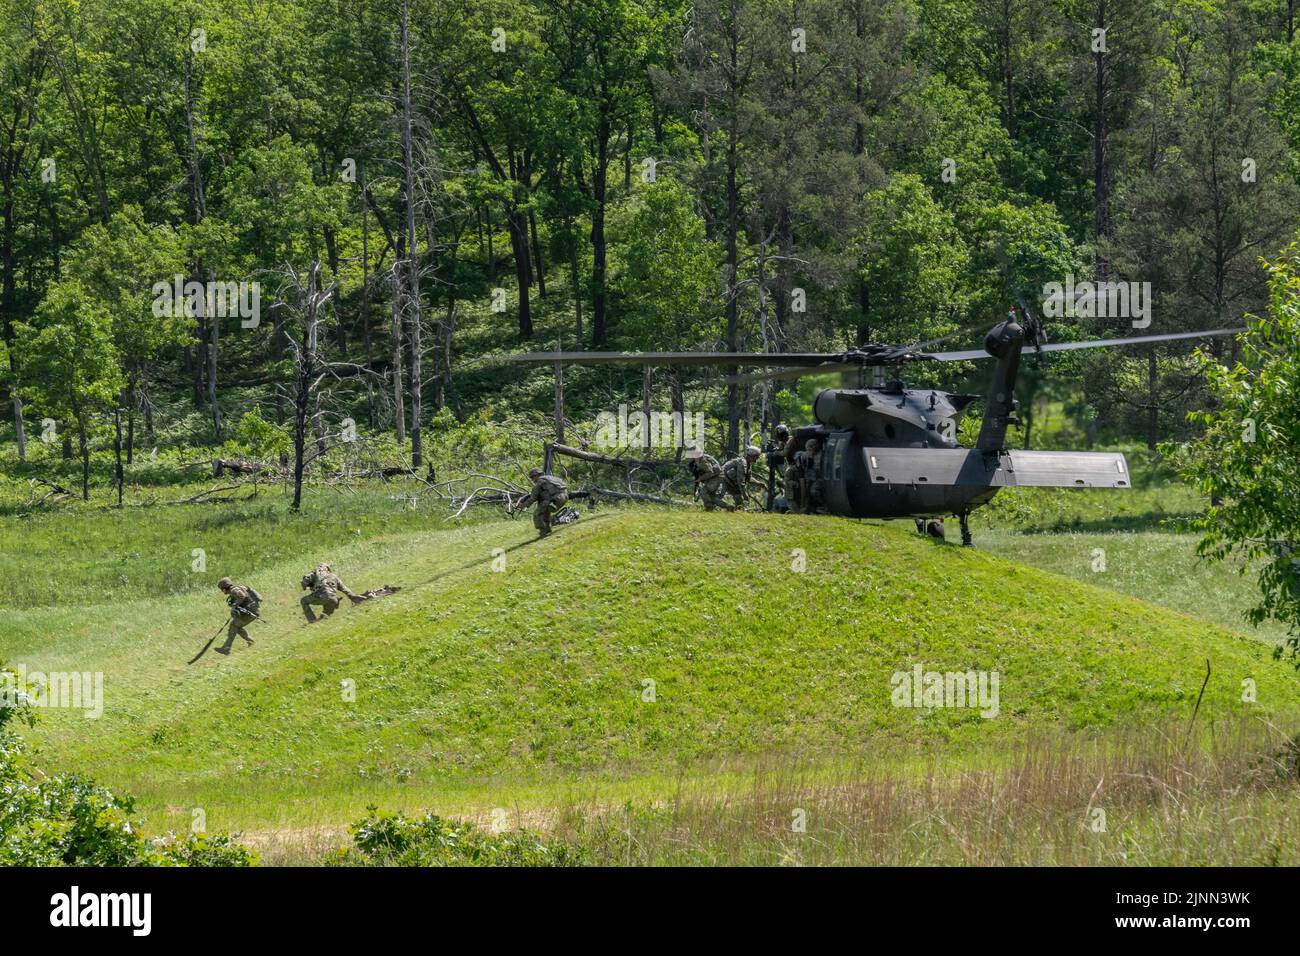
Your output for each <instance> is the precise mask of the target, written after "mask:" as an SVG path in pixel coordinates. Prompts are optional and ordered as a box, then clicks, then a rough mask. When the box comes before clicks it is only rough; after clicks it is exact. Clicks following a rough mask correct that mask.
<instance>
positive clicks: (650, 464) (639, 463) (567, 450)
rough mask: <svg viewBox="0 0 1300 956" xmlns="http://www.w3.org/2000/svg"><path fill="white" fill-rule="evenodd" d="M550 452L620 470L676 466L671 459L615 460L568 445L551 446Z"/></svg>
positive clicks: (614, 458) (612, 457) (608, 456)
mask: <svg viewBox="0 0 1300 956" xmlns="http://www.w3.org/2000/svg"><path fill="white" fill-rule="evenodd" d="M551 450H552V451H554V452H555V453H556V454H557V455H567V456H568V457H570V458H577V459H580V460H581V461H594V462H596V463H597V464H601V465H618V466H620V467H622V468H655V467H659V466H661V465H668V466H672V467H676V466H677V462H675V461H672V460H671V459H660V460H658V461H651V460H647V459H643V458H616V457H614V456H613V455H601V454H598V453H597V452H594V451H587V450H585V449H582V448H574V447H572V446H570V445H551Z"/></svg>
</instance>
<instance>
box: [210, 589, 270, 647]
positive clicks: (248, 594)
mask: <svg viewBox="0 0 1300 956" xmlns="http://www.w3.org/2000/svg"><path fill="white" fill-rule="evenodd" d="M217 587H218V588H220V589H221V593H222V594H224V595H225V596H226V604H228V605H229V606H230V626H229V627H227V628H226V643H225V644H223V645H222V646H221V647H218V648H217V653H218V654H229V653H230V648H231V647H232V646H233V645H234V643H235V637H236V636H239V637H242V638H243V639H244V640H246V641H247V642H248V643H249V644H252V643H253V639H252V638H251V637H249V636H248V631H246V630H244V629H245V628H246V627H248V625H250V624H252V623H253V622H254V621H256V620H257V619H258V618H259V617H261V614H260V609H261V606H262V595H260V594H258V593H257V592H256V591H255V590H253V589H252V588H251V587H245V586H244V585H242V584H236V583H235V582H234V581H232V580H230V578H222V579H221V580H220V581H218V582H217Z"/></svg>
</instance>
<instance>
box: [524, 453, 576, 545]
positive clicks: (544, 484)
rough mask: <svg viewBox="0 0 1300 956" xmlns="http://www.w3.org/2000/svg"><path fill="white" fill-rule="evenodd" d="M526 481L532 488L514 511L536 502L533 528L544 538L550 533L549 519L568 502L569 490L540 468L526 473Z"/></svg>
mask: <svg viewBox="0 0 1300 956" xmlns="http://www.w3.org/2000/svg"><path fill="white" fill-rule="evenodd" d="M528 479H529V480H530V481H531V482H532V483H533V488H532V490H531V491H530V492H529V493H528V495H527V496H526V497H525V498H524V499H523V500H522V501H520V502H519V504H517V505H515V507H514V510H515V511H519V510H520V509H521V508H527V507H528V506H529V505H530V504H532V503H533V502H536V503H537V508H536V510H534V511H533V527H534V528H536V529H537V531H538V534H540V535H541V536H542V537H546V535H548V534H550V533H551V519H552V518H554V517H555V513H556V512H557V511H559V510H560V509H561V508H563V507H564V505H565V503H566V502H567V501H568V500H569V489H568V487H567V486H566V485H565V484H564V482H563V481H561V480H560V479H559V478H556V477H555V476H554V475H548V474H546V473H545V472H543V471H542V469H540V468H534V469H533V470H532V471H530V472H528Z"/></svg>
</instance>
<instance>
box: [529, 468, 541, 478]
mask: <svg viewBox="0 0 1300 956" xmlns="http://www.w3.org/2000/svg"><path fill="white" fill-rule="evenodd" d="M528 477H529V478H540V477H542V469H540V468H533V469H532V470H530V471H529V472H528Z"/></svg>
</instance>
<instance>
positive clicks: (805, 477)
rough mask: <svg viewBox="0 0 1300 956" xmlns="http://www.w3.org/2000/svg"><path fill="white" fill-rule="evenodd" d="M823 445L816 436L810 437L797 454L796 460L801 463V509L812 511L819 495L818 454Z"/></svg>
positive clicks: (799, 493)
mask: <svg viewBox="0 0 1300 956" xmlns="http://www.w3.org/2000/svg"><path fill="white" fill-rule="evenodd" d="M821 449H822V445H821V442H819V441H818V440H817V439H816V438H809V439H808V441H807V442H805V443H804V446H803V451H801V452H799V453H798V454H796V455H795V456H794V457H795V461H797V462H798V463H799V482H800V484H799V490H798V491H797V494H798V497H799V506H800V510H802V511H803V512H806V513H811V512H812V510H813V501H814V499H815V498H816V497H817V494H816V488H817V456H818V454H820V453H821Z"/></svg>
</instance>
